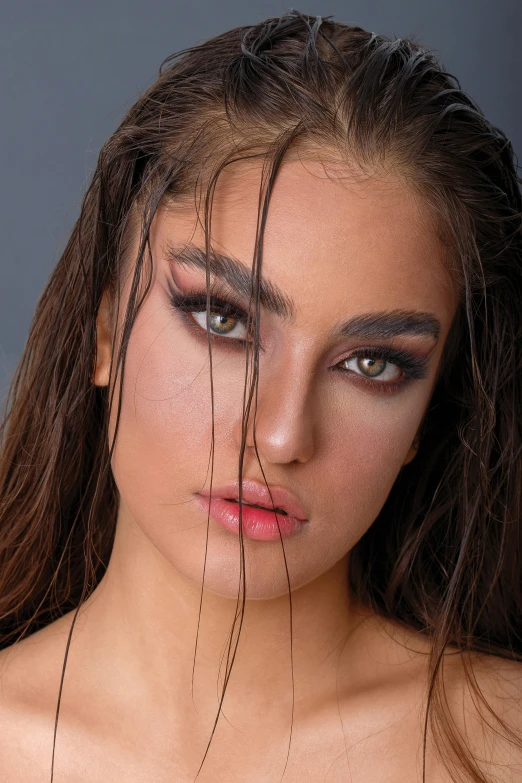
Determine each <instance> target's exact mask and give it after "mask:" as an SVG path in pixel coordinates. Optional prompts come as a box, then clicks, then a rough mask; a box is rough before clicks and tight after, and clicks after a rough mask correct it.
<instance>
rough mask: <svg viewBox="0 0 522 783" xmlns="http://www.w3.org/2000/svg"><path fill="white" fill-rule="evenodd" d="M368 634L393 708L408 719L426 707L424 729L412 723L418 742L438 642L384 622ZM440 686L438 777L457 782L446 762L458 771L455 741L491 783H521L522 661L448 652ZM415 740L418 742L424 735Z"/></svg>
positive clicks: (435, 702) (435, 745)
mask: <svg viewBox="0 0 522 783" xmlns="http://www.w3.org/2000/svg"><path fill="white" fill-rule="evenodd" d="M366 635H367V640H368V641H367V643H365V646H364V650H363V652H364V659H365V660H366V662H371V673H372V677H373V678H376V677H377V678H378V680H377V682H378V684H379V691H380V692H383V693H384V692H386V691H387V692H388V693H389V694H390V695H391V697H390V699H389V701H390V704H391V705H392V707H393V709H394V710H395V706H394V705H395V704H401V705H403V706H404V711H405V714H406V713H407V710H409V707H414V705H416V706H418V707H419V710H418V712H416V714H417V716H418V718H420V720H419V723H418V725H417V728H415V725H414V724H413V723H412V724H411V725H408V732H407V735H408V737H414V736H415V732H416V731H417V729H418V727H419V726H420V723H421V722H422V724H424V716H425V709H426V704H427V696H428V689H429V685H430V669H429V667H430V654H431V647H432V640H431V639H430V637H428V636H425V635H423V634H421V633H419V632H417V631H415V630H414V629H411V628H407V627H405V626H403V625H401V624H399V623H397V622H395V621H393V620H388V619H382V618H376V619H375V621H370V622H369V623H368V624H367V633H366ZM379 672H380V674H379ZM361 674H362V670H361ZM437 680H438V686H437V690H436V693H435V694H432V698H431V701H430V709H429V715H430V721H429V723H430V726H429V729H428V746H429V747H430V751H431V752H432V753H433V759H434V762H433V764H434V766H433V773H434V774H435V770H436V774H435V778H434V779H438V778H437V774H439V775H440V778H441V779H443V780H450V779H452V778H451V776H450V777H447V775H446V771H445V770H447V767H446V765H445V764H444V756H445V757H446V760H447V761H448V762H449V766H450V769H451V770H452V771H453V770H455V761H453V760H452V759H451V756H449V755H448V750H449V748H450V746H451V745H452V744H454V743H453V740H455V739H456V741H457V743H459V744H461V745H462V747H463V749H464V750H465V751H467V752H468V753H469V754H470V755H471V758H472V763H475V765H476V767H477V769H478V770H479V771H480V773H482V775H483V776H484V779H485V780H488V781H492V782H493V781H503V783H504V781H505V782H506V783H522V662H517V661H515V660H513V659H512V658H503V657H500V656H497V655H487V654H485V653H478V652H471V653H470V652H468V653H463V652H460V651H458V650H457V649H456V648H452V647H449V648H447V650H446V651H445V653H444V656H443V658H442V663H441V667H440V671H439V674H438V677H437ZM393 694H395V697H394V698H392V697H393ZM441 710H443V714H442V718H439V717H438V716H440V715H441ZM407 714H410V713H409V712H408V713H407ZM394 715H395V713H394ZM403 723H404V726H406V722H403ZM422 728H423V726H422ZM446 728H447V730H448V731H446ZM403 734H404V736H406V733H405V732H403ZM434 737H436V739H435V740H434ZM415 741H416V742H418V735H417V737H416V740H415ZM440 749H441V750H442V753H440V752H439V750H440ZM459 772H463V773H464V777H462V776H461V778H462V779H463V780H468V779H469V780H472V778H471V777H470V776H469V773H467V774H466V773H465V772H464V769H462V770H459Z"/></svg>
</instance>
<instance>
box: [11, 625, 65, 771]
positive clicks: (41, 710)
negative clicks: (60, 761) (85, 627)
mask: <svg viewBox="0 0 522 783" xmlns="http://www.w3.org/2000/svg"><path fill="white" fill-rule="evenodd" d="M69 628H70V618H69V617H68V616H65V617H62V618H60V619H59V620H56V621H55V622H54V623H51V624H50V625H49V626H47V627H46V628H44V629H42V630H41V631H37V632H36V633H34V634H32V635H31V636H28V637H27V638H25V639H22V640H21V641H19V642H16V643H15V644H13V645H11V646H10V647H7V648H6V649H4V650H2V651H0V738H1V739H0V779H1V780H9V781H12V783H18V781H20V782H21V781H24V783H32V781H33V780H35V781H36V780H39V781H41V780H45V779H46V778H45V773H46V771H47V770H50V761H51V753H52V737H53V726H54V717H55V712H56V700H57V694H58V690H59V685H60V676H61V668H62V663H63V657H64V652H65V645H66V642H67V635H68V630H69ZM28 737H30V741H29V742H28Z"/></svg>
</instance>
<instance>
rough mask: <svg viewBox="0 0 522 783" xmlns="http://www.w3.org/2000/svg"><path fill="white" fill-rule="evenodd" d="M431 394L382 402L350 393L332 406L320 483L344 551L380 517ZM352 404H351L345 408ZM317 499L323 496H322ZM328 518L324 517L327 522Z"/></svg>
mask: <svg viewBox="0 0 522 783" xmlns="http://www.w3.org/2000/svg"><path fill="white" fill-rule="evenodd" d="M429 394H430V389H429V388H428V387H427V386H426V385H425V384H423V385H422V388H420V387H419V386H417V387H415V386H413V387H411V388H410V389H408V390H406V391H405V392H403V393H402V394H399V395H397V397H396V398H395V399H391V400H386V401H384V400H379V399H378V398H377V399H376V398H375V397H372V395H370V394H366V393H364V392H361V393H359V392H358V391H354V390H350V391H349V392H345V393H344V400H343V402H342V404H341V403H340V400H339V398H337V400H336V401H335V402H332V406H331V408H330V411H331V412H332V411H335V414H333V413H330V415H329V416H328V420H327V421H326V422H325V423H324V428H325V429H324V433H325V443H327V446H326V447H325V455H326V456H325V459H324V461H323V466H322V469H321V471H320V474H319V475H318V476H317V477H316V481H317V492H318V493H321V495H322V497H323V498H325V499H327V500H326V503H327V507H328V510H329V512H330V514H331V517H330V518H333V519H336V520H337V521H338V522H339V524H338V526H337V534H338V536H340V538H341V540H342V541H338V542H337V543H338V544H341V546H342V547H345V548H346V549H347V550H348V549H350V548H351V547H352V546H353V545H354V544H355V543H356V542H357V540H358V539H359V538H360V537H361V536H362V535H363V534H364V533H365V532H366V530H367V529H368V528H369V527H370V526H371V524H372V522H373V521H374V520H375V518H376V517H377V516H378V514H379V512H380V511H381V509H382V507H383V505H384V503H385V501H386V499H387V497H388V495H389V493H390V491H391V489H392V486H393V484H394V482H395V480H396V478H397V476H398V474H399V472H400V470H401V468H402V466H403V463H404V460H405V459H406V456H407V454H408V451H409V449H410V446H411V443H412V441H413V439H414V437H415V433H416V431H417V429H418V426H419V424H420V422H421V420H422V416H423V414H424V411H425V408H426V405H427V404H428V402H429ZM347 401H348V402H347ZM318 496H319V495H318ZM330 514H327V515H326V519H327V518H328V516H329V515H330Z"/></svg>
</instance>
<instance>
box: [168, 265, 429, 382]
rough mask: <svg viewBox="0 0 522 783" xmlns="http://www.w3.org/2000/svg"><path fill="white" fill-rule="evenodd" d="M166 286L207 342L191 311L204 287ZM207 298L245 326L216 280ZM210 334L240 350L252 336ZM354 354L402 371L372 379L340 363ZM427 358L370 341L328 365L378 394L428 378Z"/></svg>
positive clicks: (201, 305) (203, 301)
mask: <svg viewBox="0 0 522 783" xmlns="http://www.w3.org/2000/svg"><path fill="white" fill-rule="evenodd" d="M168 289H169V303H170V305H171V307H172V308H173V309H174V310H175V312H177V313H178V314H179V315H181V317H182V318H183V321H184V322H185V325H186V326H187V327H188V328H189V329H190V331H191V332H192V334H193V336H194V337H195V338H196V339H198V340H202V341H203V343H204V344H205V345H207V344H208V342H207V331H206V328H205V327H202V326H200V325H199V324H198V323H197V322H196V321H195V319H194V318H193V317H192V315H191V314H192V313H206V310H207V293H206V290H205V289H204V290H201V289H199V288H197V289H190V290H188V291H186V292H181V291H178V290H176V289H175V288H174V286H173V284H172V282H171V281H170V280H168ZM209 301H210V313H211V315H218V316H224V317H225V318H231V319H232V320H234V321H237V322H238V323H239V324H242V325H244V327H245V329H246V327H247V318H248V314H247V313H246V312H245V310H244V308H243V307H242V306H241V304H240V303H239V302H237V301H235V300H234V297H232V296H230V294H229V293H228V292H226V293H225V290H224V288H223V287H222V286H220V285H219V284H218V285H216V284H215V283H212V284H211V287H210V295H209ZM210 334H211V339H212V340H213V342H214V344H216V345H219V346H220V347H223V348H225V349H226V350H243V349H244V348H245V346H246V344H247V343H252V340H245V339H241V338H238V337H228V336H225V335H221V334H217V333H216V332H212V327H210ZM263 350H264V349H263V348H262V346H261V345H260V351H263ZM357 358H370V359H381V360H384V361H385V362H387V363H389V364H392V365H394V366H396V367H397V368H398V369H399V370H400V371H401V375H400V377H399V378H397V379H394V380H391V381H380V380H378V376H375V379H372V378H370V377H368V376H365V375H364V374H363V373H360V372H355V371H354V370H350V369H347V368H346V367H343V365H346V364H347V363H348V362H350V361H351V360H353V359H357ZM429 361H430V356H429V355H424V356H419V355H416V354H415V353H413V352H411V351H408V350H405V349H399V348H391V347H390V346H387V345H380V346H376V345H371V346H368V347H360V348H356V349H354V350H353V351H351V353H350V354H349V356H346V357H345V358H344V359H342V360H341V361H340V362H338V363H337V364H336V365H335V366H334V367H331V368H329V369H330V370H331V371H335V372H340V373H343V374H346V375H349V376H351V379H353V381H354V382H355V383H358V384H363V385H364V386H365V387H366V388H367V389H368V390H369V391H371V392H375V393H378V394H393V393H396V392H398V391H399V390H400V389H402V388H404V387H405V386H406V385H408V384H410V383H411V382H413V381H415V380H422V379H425V378H427V377H428V375H429V367H428V364H429Z"/></svg>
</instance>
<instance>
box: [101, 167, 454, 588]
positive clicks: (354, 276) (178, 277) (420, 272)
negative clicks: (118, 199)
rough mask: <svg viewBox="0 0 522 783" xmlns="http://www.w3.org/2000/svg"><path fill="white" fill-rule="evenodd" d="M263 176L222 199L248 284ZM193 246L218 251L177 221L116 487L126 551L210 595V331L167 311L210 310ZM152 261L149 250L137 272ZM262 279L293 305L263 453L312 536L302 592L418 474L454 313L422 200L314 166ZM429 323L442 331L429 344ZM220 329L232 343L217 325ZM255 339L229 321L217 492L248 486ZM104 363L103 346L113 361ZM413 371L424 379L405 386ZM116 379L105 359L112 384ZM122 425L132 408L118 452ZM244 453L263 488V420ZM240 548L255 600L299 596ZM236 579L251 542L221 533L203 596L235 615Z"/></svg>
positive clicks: (275, 369) (302, 537) (390, 183)
mask: <svg viewBox="0 0 522 783" xmlns="http://www.w3.org/2000/svg"><path fill="white" fill-rule="evenodd" d="M260 173H261V170H260V168H259V167H257V166H255V165H252V164H250V165H248V166H247V165H246V164H235V165H234V166H232V167H230V168H229V169H227V170H225V172H224V173H223V174H222V176H221V178H220V180H219V184H218V187H217V189H216V192H215V198H214V207H213V218H212V248H213V250H214V252H215V253H216V254H219V255H220V256H221V257H229V258H231V259H232V260H233V261H235V262H237V263H239V264H242V265H243V266H244V269H245V270H246V271H247V273H249V270H250V267H251V264H252V258H253V253H254V243H255V236H256V220H257V209H258V197H259V183H260ZM189 245H193V246H196V247H197V248H203V249H204V247H205V240H204V233H203V230H202V228H201V225H200V224H199V223H198V221H197V215H196V211H195V209H190V208H189V207H188V206H184V207H183V208H181V207H179V206H178V207H176V205H170V206H169V207H167V206H165V207H162V208H161V209H160V210H159V211H158V213H157V214H156V216H155V218H154V221H153V224H152V229H151V250H152V257H153V266H154V271H153V283H152V286H151V288H150V290H149V292H148V294H147V297H146V299H145V301H144V303H143V305H142V306H141V308H140V310H139V312H138V315H137V318H136V321H135V324H134V326H133V329H132V333H131V337H130V342H129V345H128V351H127V359H126V364H125V376H124V387H123V398H122V410H121V419H120V423H119V430H118V435H117V442H116V447H115V452H114V458H113V472H114V476H115V480H116V483H117V486H118V489H119V492H120V494H121V507H120V519H119V522H118V525H119V528H120V529H119V534H120V535H126V534H127V533H130V532H131V531H132V532H133V534H134V535H135V534H136V532H137V533H138V537H139V540H140V541H141V543H142V544H143V545H144V546H150V545H151V544H152V545H153V547H155V549H156V550H157V551H158V552H159V553H160V555H161V556H162V557H163V558H164V562H165V563H166V564H168V565H169V567H171V568H172V569H175V570H176V571H177V572H178V573H179V574H182V575H183V576H184V577H186V578H188V579H189V580H192V581H193V582H196V583H198V584H201V581H202V575H203V564H204V557H205V548H206V537H207V514H206V513H205V512H204V511H203V510H202V508H201V506H200V504H199V503H198V502H197V499H196V495H197V493H200V492H201V491H202V490H203V491H207V492H208V489H209V486H210V449H211V440H212V408H211V387H210V381H211V379H210V363H209V356H208V345H207V334H206V328H205V324H206V320H205V319H206V316H205V313H197V312H194V314H193V316H191V315H189V314H185V315H184V314H183V313H181V312H179V311H177V310H176V309H175V308H174V307H173V306H172V303H171V299H170V297H171V293H172V291H174V292H182V293H187V292H189V291H191V292H193V291H194V290H196V291H200V292H202V294H203V297H204V296H205V290H206V275H205V270H204V269H202V268H200V267H198V266H197V265H192V264H187V263H183V264H181V263H179V261H176V258H179V255H178V256H176V252H178V253H179V249H180V248H186V247H187V246H189ZM137 246H138V242H137V240H136V244H135V246H134V248H133V250H132V255H131V257H132V258H135V257H136V252H137ZM192 257H194V253H193V254H192ZM130 278H131V276H129V279H128V280H126V282H125V286H124V291H123V299H122V304H121V308H120V313H119V318H120V322H121V318H122V316H123V312H124V308H125V305H126V302H127V299H128V295H129V291H130ZM262 279H263V281H265V282H266V283H267V284H269V287H271V290H272V293H274V292H275V293H279V294H280V297H281V298H280V299H279V302H280V304H281V303H282V302H284V305H285V307H286V315H285V314H284V313H276V312H274V309H273V308H271V307H267V309H265V308H262V309H261V319H260V345H261V351H260V354H259V386H258V397H257V413H256V423H255V434H256V444H257V451H258V454H259V457H260V460H261V464H262V467H263V470H264V474H265V476H266V479H267V481H268V484H269V486H270V487H271V486H272V485H278V486H282V487H285V488H287V489H289V490H291V491H292V492H293V493H294V495H295V496H296V497H297V499H298V501H299V502H300V505H301V506H302V508H303V509H304V511H305V512H306V517H307V519H308V520H309V521H308V522H307V523H306V525H305V526H304V527H303V528H302V530H300V531H299V533H298V534H295V535H293V536H292V537H290V538H287V539H285V540H284V547H285V554H286V561H287V567H288V571H289V575H290V582H291V585H292V589H296V588H298V587H301V586H303V585H305V584H307V583H309V582H311V581H312V580H314V579H316V578H317V577H319V576H321V575H322V574H324V573H325V572H326V571H328V570H329V569H330V568H332V567H333V566H334V564H336V563H338V561H339V560H341V559H342V558H344V557H345V556H346V555H347V553H348V552H349V550H350V549H351V548H352V547H353V546H354V544H355V543H356V542H357V541H358V540H359V538H360V537H361V536H362V535H363V533H364V532H365V531H366V530H367V529H368V528H369V527H370V525H371V524H372V522H373V521H374V520H375V518H376V516H377V515H378V513H379V511H380V510H381V508H382V506H383V504H384V502H385V500H386V498H387V496H388V494H389V492H390V490H391V488H392V485H393V483H394V481H395V479H396V477H397V475H398V473H399V471H400V470H401V467H402V466H403V464H404V463H405V462H407V461H410V460H411V459H412V458H413V457H414V456H415V451H414V450H413V449H412V442H413V441H414V438H415V435H416V432H417V429H418V427H419V425H420V423H421V420H422V418H423V414H424V413H425V410H426V407H427V405H428V403H429V399H430V396H431V394H432V391H433V388H434V382H435V376H436V372H437V367H438V364H439V361H440V357H441V353H442V349H443V345H444V342H445V339H446V336H447V333H448V330H449V327H450V325H451V321H452V318H453V315H454V313H455V309H456V305H457V301H456V299H455V296H454V293H453V290H452V288H451V286H450V284H449V281H448V277H447V275H446V273H445V271H444V267H443V261H442V248H441V245H440V243H439V241H438V239H437V237H436V235H435V233H434V231H433V229H432V228H431V225H430V221H429V217H428V212H427V210H426V207H425V206H424V205H423V204H422V202H420V200H419V197H418V196H416V195H414V193H413V191H410V189H409V188H407V186H406V185H404V184H401V182H400V181H399V180H398V179H396V178H395V177H394V176H393V175H391V174H390V175H388V176H387V177H386V178H383V177H380V178H379V179H377V178H375V179H370V178H366V179H364V180H363V179H362V178H361V179H359V180H357V181H356V180H355V179H354V178H353V177H351V176H349V175H348V172H347V170H344V171H343V169H342V168H338V169H337V170H336V172H332V171H330V176H326V175H325V171H324V168H323V167H322V166H321V164H319V163H318V162H312V161H307V162H306V164H303V163H301V162H299V161H290V162H286V163H285V164H284V165H283V166H282V168H281V169H280V172H279V174H278V177H277V180H276V184H275V187H274V189H273V193H272V196H271V201H270V206H269V212H268V220H267V225H266V230H265V235H264V245H263V255H262ZM212 280H213V281H215V282H219V283H220V292H219V293H220V295H221V298H228V299H229V300H230V301H231V302H232V303H233V304H234V305H235V306H236V307H238V306H239V307H240V309H241V308H242V309H243V310H245V311H247V310H248V297H246V296H245V295H244V293H242V292H241V291H239V290H232V289H231V288H230V287H229V286H228V285H227V284H226V283H225V282H224V281H223V280H219V281H218V278H217V277H215V276H213V277H212ZM290 311H291V315H290ZM406 311H407V313H406ZM387 314H392V315H394V316H398V315H402V316H403V317H402V320H401V321H400V323H401V324H402V326H403V328H402V330H401V329H399V330H398V333H396V334H395V335H394V334H392V333H391V332H392V331H393V325H394V324H393V323H392V324H391V325H390V323H388V324H387V328H388V330H390V331H388V332H386V333H385V335H384V336H378V335H377V334H376V331H375V328H374V331H373V332H370V333H369V335H368V336H366V337H365V336H357V335H355V333H354V325H355V324H354V322H352V324H351V328H349V329H348V328H347V329H345V330H344V332H341V325H342V324H343V323H346V322H347V321H350V319H354V318H355V317H356V316H357V317H358V318H359V321H358V325H359V326H360V325H361V324H362V325H366V326H369V324H370V321H372V319H374V318H375V317H376V316H379V317H383V316H384V317H385V316H386V315H387ZM404 316H406V317H404ZM424 322H426V324H427V328H420V327H419V325H420V324H424ZM437 322H438V324H439V327H440V334H439V336H438V339H437V338H436V336H434V334H433V326H434V325H435V327H436V326H437ZM399 325H400V324H399ZM211 327H212V329H213V330H216V328H217V327H219V323H218V322H217V321H216V319H213V320H211ZM405 327H406V328H405ZM411 327H415V328H412V329H411V330H410V328H411ZM247 336H248V335H246V333H245V328H244V327H243V326H242V325H241V322H240V321H238V320H237V319H236V320H234V318H233V317H231V316H229V317H228V320H227V319H225V320H224V321H223V322H222V326H221V332H220V336H219V339H216V340H215V341H214V342H213V346H212V369H213V373H212V374H213V388H214V438H215V441H214V443H215V448H214V474H213V481H212V486H213V488H217V487H219V486H221V485H223V484H226V483H228V482H231V481H232V482H233V481H237V479H238V460H239V451H240V443H241V421H242V406H243V394H244V382H245V353H246V349H245V347H244V345H243V343H242V342H241V339H242V338H246V337H247ZM99 340H100V341H102V340H103V336H99ZM368 348H376V349H381V350H384V349H390V348H391V349H393V350H399V351H401V352H403V357H409V358H406V363H405V364H404V363H400V364H395V363H393V362H392V361H390V360H386V361H383V360H382V359H379V358H377V362H376V363H375V357H374V358H373V360H372V357H371V356H366V357H365V356H364V355H363V356H362V357H359V358H357V357H354V356H353V352H354V351H356V350H357V349H368ZM104 355H106V351H105V353H104V349H103V346H102V345H100V347H99V356H100V357H103V356H104ZM423 366H424V367H425V370H424V373H423V372H422V368H423ZM415 369H416V370H417V375H418V376H421V377H416V378H415V377H414V378H413V379H411V380H409V381H408V382H407V383H404V384H403V385H396V386H393V383H394V382H397V381H401V380H402V379H403V378H404V377H408V376H407V373H408V372H409V371H410V370H414V375H415ZM104 373H106V367H104V366H103V358H102V359H100V361H99V364H98V370H97V382H101V381H100V380H99V379H100V378H101V377H102V375H103V374H104ZM252 405H254V401H253V403H252ZM116 409H117V400H116V401H115V404H114V406H113V414H112V420H111V435H112V432H113V430H114V420H115V411H116ZM252 413H253V411H252ZM246 445H247V447H246V451H245V456H244V464H243V480H247V479H252V478H253V479H257V480H259V481H261V482H262V483H263V474H262V471H261V468H260V466H259V464H258V461H257V458H256V454H255V450H254V448H253V440H252V416H251V418H250V422H249V431H248V439H247V444H246ZM276 505H277V504H276ZM126 531H127V533H126ZM243 543H244V548H245V558H246V561H245V564H246V590H247V598H254V599H263V598H265V599H267V598H273V597H276V596H279V595H283V594H286V593H287V589H288V586H287V577H286V571H285V565H284V558H283V553H282V548H281V542H280V540H277V541H259V540H252V539H248V538H244V539H243ZM239 577H240V542H239V537H238V535H237V534H235V533H233V532H230V531H228V530H226V529H224V528H223V527H221V525H219V524H217V523H216V522H215V521H213V519H212V518H211V519H210V527H209V532H208V549H207V557H206V567H205V587H206V588H207V589H208V590H210V591H212V592H214V593H216V594H219V595H222V596H227V597H231V598H232V597H234V598H235V597H236V596H237V589H238V583H239Z"/></svg>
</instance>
